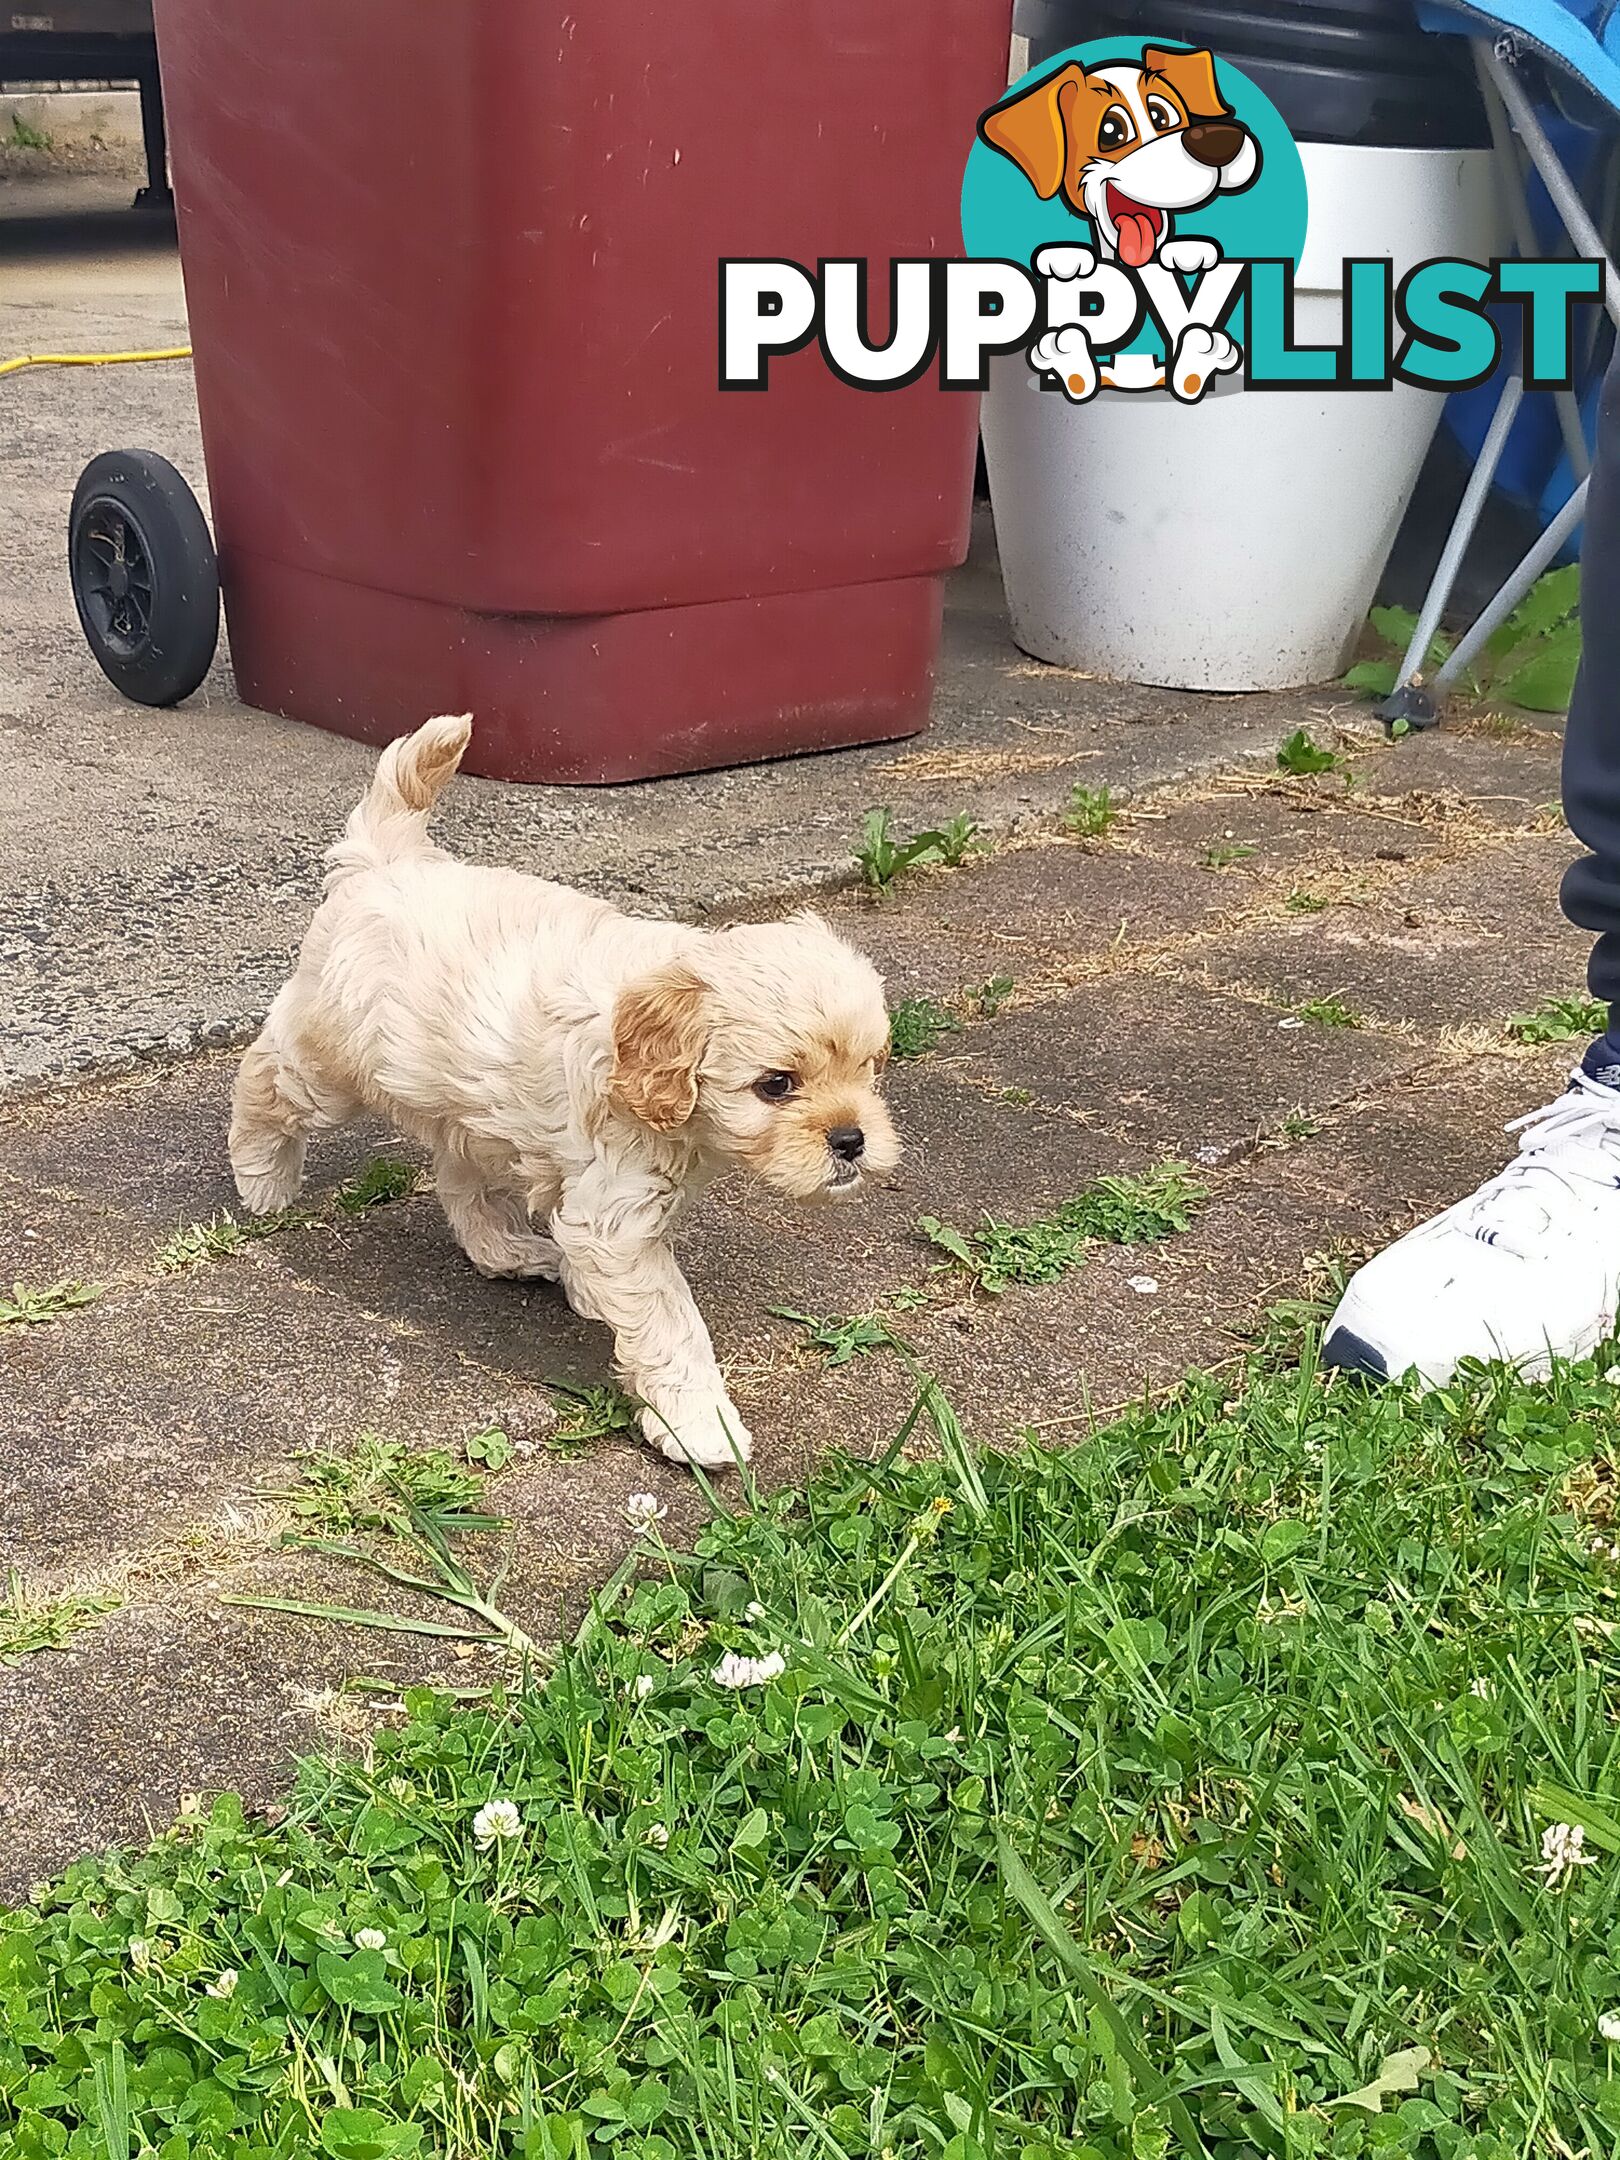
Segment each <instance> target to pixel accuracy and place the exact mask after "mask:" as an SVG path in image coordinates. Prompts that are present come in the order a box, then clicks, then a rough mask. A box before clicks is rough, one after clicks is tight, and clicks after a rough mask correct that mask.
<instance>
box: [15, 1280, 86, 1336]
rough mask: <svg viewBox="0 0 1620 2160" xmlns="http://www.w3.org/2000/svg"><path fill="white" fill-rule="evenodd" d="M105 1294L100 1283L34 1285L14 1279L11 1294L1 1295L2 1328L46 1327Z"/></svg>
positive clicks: (69, 1282) (68, 1282)
mask: <svg viewBox="0 0 1620 2160" xmlns="http://www.w3.org/2000/svg"><path fill="white" fill-rule="evenodd" d="M103 1294H104V1293H103V1290H102V1286H101V1284H100V1283H91V1282H74V1281H63V1282H54V1283H41V1284H40V1285H39V1286H38V1288H35V1287H34V1286H33V1285H31V1284H29V1283H25V1282H14V1283H13V1284H12V1286H11V1295H10V1296H9V1297H6V1296H4V1295H3V1294H0V1328H8V1327H45V1326H47V1325H48V1324H49V1323H50V1322H51V1321H53V1320H59V1319H60V1318H61V1316H62V1314H63V1313H66V1312H75V1311H77V1310H78V1309H79V1308H80V1307H81V1306H84V1305H94V1304H95V1302H96V1300H97V1299H98V1298H99V1297H101V1296H102V1295H103Z"/></svg>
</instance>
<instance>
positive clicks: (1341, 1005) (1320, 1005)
mask: <svg viewBox="0 0 1620 2160" xmlns="http://www.w3.org/2000/svg"><path fill="white" fill-rule="evenodd" d="M1294 1011H1295V1013H1296V1015H1297V1016H1298V1018H1300V1019H1301V1020H1309V1021H1310V1022H1311V1023H1312V1024H1313V1025H1314V1026H1316V1027H1327V1028H1358V1027H1360V1025H1361V1015H1360V1013H1358V1012H1357V1011H1356V1009H1355V1008H1354V1006H1352V1005H1347V1004H1346V1003H1345V1002H1344V999H1343V998H1342V997H1339V996H1337V995H1334V996H1332V997H1319V998H1307V999H1306V1000H1305V1002H1304V1004H1303V1005H1296V1006H1295V1007H1294Z"/></svg>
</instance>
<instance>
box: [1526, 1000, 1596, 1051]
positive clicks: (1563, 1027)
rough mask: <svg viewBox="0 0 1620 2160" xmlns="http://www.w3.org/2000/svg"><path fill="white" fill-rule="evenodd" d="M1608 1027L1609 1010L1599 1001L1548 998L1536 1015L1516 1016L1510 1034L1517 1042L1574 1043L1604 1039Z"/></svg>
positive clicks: (1536, 1010) (1533, 1013) (1537, 1008)
mask: <svg viewBox="0 0 1620 2160" xmlns="http://www.w3.org/2000/svg"><path fill="white" fill-rule="evenodd" d="M1608 1025H1609V1008H1608V1006H1607V1005H1603V1004H1600V1003H1599V1002H1598V1000H1597V999H1596V998H1583V997H1567V998H1548V999H1547V1000H1546V1001H1545V1002H1544V1003H1543V1004H1540V1005H1538V1006H1537V1007H1536V1009H1535V1011H1534V1012H1526V1013H1515V1014H1514V1016H1513V1018H1512V1019H1511V1020H1510V1021H1509V1022H1508V1024H1507V1032H1508V1033H1509V1034H1510V1035H1511V1036H1512V1037H1513V1039H1514V1041H1515V1042H1522V1043H1560V1042H1574V1041H1576V1040H1577V1039H1578V1038H1580V1037H1583V1036H1587V1035H1601V1034H1602V1033H1603V1032H1604V1030H1605V1029H1606V1028H1607V1027H1608Z"/></svg>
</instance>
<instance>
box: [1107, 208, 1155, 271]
mask: <svg viewBox="0 0 1620 2160" xmlns="http://www.w3.org/2000/svg"><path fill="white" fill-rule="evenodd" d="M1115 224H1116V226H1117V227H1118V231H1119V259H1120V261H1121V262H1122V263H1125V264H1127V265H1128V266H1129V267H1130V268H1131V269H1132V270H1140V269H1141V267H1142V265H1143V264H1144V263H1150V262H1151V261H1152V260H1153V235H1154V231H1155V229H1156V228H1155V225H1154V221H1153V219H1152V218H1150V217H1149V216H1148V214H1147V212H1146V211H1145V210H1122V211H1121V212H1120V213H1119V216H1118V217H1117V218H1116V220H1115Z"/></svg>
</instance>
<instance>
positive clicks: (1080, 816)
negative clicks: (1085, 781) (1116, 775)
mask: <svg viewBox="0 0 1620 2160" xmlns="http://www.w3.org/2000/svg"><path fill="white" fill-rule="evenodd" d="M1119 816H1120V806H1119V804H1118V803H1117V802H1116V801H1115V799H1114V792H1113V789H1112V788H1105V787H1098V788H1093V787H1084V786H1082V785H1081V783H1080V782H1079V781H1076V782H1075V784H1074V786H1073V787H1072V788H1071V789H1070V790H1069V807H1068V808H1067V810H1065V811H1064V813H1063V822H1064V824H1065V826H1066V827H1067V828H1068V830H1069V831H1070V832H1072V833H1073V834H1074V836H1075V838H1076V839H1078V840H1097V839H1100V838H1101V836H1102V835H1103V834H1104V833H1105V832H1107V830H1108V828H1109V827H1110V826H1111V825H1114V824H1117V823H1118V821H1119Z"/></svg>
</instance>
